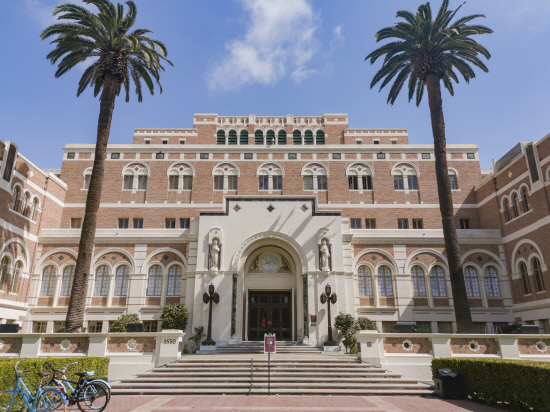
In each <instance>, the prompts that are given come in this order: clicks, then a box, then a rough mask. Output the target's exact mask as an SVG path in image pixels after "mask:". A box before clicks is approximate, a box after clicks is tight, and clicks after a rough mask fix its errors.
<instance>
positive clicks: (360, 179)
mask: <svg viewBox="0 0 550 412" xmlns="http://www.w3.org/2000/svg"><path fill="white" fill-rule="evenodd" d="M346 176H348V188H349V190H359V191H360V192H361V191H363V190H372V169H371V167H370V166H369V165H368V164H366V163H353V164H351V165H350V166H348V168H347V169H346Z"/></svg>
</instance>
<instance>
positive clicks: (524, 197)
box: [521, 187, 531, 213]
mask: <svg viewBox="0 0 550 412" xmlns="http://www.w3.org/2000/svg"><path fill="white" fill-rule="evenodd" d="M521 200H522V202H523V212H524V213H526V212H528V211H529V210H530V209H531V205H530V204H529V194H528V193H527V188H526V187H523V188H522V189H521Z"/></svg>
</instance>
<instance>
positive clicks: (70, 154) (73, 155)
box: [10, 147, 75, 159]
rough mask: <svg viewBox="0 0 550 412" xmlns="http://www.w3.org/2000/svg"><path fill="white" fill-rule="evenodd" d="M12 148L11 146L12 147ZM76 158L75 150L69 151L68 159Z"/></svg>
mask: <svg viewBox="0 0 550 412" xmlns="http://www.w3.org/2000/svg"><path fill="white" fill-rule="evenodd" d="M10 149H11V147H10ZM74 158H75V152H69V153H67V159H74Z"/></svg>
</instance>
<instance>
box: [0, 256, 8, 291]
mask: <svg viewBox="0 0 550 412" xmlns="http://www.w3.org/2000/svg"><path fill="white" fill-rule="evenodd" d="M9 273H10V258H9V257H8V256H4V257H3V258H2V264H1V265H0V290H3V289H4V284H5V283H6V280H7V279H8V274H9Z"/></svg>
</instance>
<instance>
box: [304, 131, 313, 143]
mask: <svg viewBox="0 0 550 412" xmlns="http://www.w3.org/2000/svg"><path fill="white" fill-rule="evenodd" d="M304 143H305V144H313V132H312V131H311V130H306V131H305V133H304Z"/></svg>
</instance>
